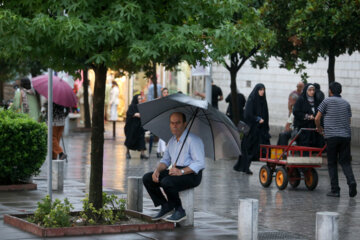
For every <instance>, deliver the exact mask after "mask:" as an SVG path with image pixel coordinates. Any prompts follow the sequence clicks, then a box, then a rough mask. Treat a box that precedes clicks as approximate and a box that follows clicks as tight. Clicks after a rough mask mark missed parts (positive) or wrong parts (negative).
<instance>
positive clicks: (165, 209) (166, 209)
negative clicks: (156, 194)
mask: <svg viewBox="0 0 360 240" xmlns="http://www.w3.org/2000/svg"><path fill="white" fill-rule="evenodd" d="M173 211H174V208H171V207H169V206H168V205H167V204H166V205H163V206H161V209H160V211H159V212H158V214H157V215H156V216H155V217H152V218H151V219H152V220H153V221H156V220H160V219H162V218H165V217H167V216H168V215H169V214H171V213H172V212H173Z"/></svg>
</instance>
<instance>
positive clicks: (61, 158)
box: [59, 152, 67, 160]
mask: <svg viewBox="0 0 360 240" xmlns="http://www.w3.org/2000/svg"><path fill="white" fill-rule="evenodd" d="M66 158H67V154H66V153H63V152H61V153H60V154H59V160H64V159H66Z"/></svg>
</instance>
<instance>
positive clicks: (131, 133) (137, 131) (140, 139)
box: [124, 95, 146, 151]
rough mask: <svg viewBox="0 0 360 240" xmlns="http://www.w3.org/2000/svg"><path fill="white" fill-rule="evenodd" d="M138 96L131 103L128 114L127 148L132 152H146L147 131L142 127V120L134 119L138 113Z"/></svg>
mask: <svg viewBox="0 0 360 240" xmlns="http://www.w3.org/2000/svg"><path fill="white" fill-rule="evenodd" d="M138 96H139V95H135V96H134V97H133V99H132V101H131V104H130V106H129V109H128V111H127V112H126V123H125V128H124V130H125V136H126V139H125V146H126V147H127V148H128V149H131V150H138V151H140V150H145V149H146V147H145V130H144V129H143V127H142V126H141V120H140V118H138V117H134V114H135V113H138V112H139V110H138V107H137V104H138V103H139V102H138Z"/></svg>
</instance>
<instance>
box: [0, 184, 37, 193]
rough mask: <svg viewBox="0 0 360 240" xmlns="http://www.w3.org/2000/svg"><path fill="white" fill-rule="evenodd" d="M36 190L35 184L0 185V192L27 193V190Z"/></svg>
mask: <svg viewBox="0 0 360 240" xmlns="http://www.w3.org/2000/svg"><path fill="white" fill-rule="evenodd" d="M36 189H37V184H35V183H22V184H10V185H0V192H10V191H29V190H36Z"/></svg>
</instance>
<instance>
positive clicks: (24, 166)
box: [0, 109, 47, 185]
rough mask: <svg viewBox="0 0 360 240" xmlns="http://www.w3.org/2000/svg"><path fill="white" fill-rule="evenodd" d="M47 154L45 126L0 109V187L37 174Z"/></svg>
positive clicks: (23, 116) (25, 116) (19, 114)
mask: <svg viewBox="0 0 360 240" xmlns="http://www.w3.org/2000/svg"><path fill="white" fill-rule="evenodd" d="M46 153H47V126H46V124H45V123H38V122H36V121H34V120H33V119H31V118H29V117H28V116H27V115H26V114H21V113H15V112H13V111H10V110H1V109H0V184H1V185H7V184H16V183H19V182H22V180H25V179H27V178H29V177H31V176H32V175H37V174H39V171H40V167H41V165H42V164H43V163H44V161H45V158H46Z"/></svg>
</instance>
